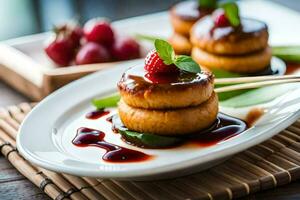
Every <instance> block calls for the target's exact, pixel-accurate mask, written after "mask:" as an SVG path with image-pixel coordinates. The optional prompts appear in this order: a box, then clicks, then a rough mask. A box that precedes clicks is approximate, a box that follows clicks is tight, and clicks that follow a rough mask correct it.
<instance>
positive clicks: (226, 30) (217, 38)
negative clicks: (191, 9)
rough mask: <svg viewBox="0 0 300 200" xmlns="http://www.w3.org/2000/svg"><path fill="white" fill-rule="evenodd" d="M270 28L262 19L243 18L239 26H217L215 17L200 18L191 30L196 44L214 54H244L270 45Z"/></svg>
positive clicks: (193, 42) (192, 39) (192, 38)
mask: <svg viewBox="0 0 300 200" xmlns="http://www.w3.org/2000/svg"><path fill="white" fill-rule="evenodd" d="M268 37H269V34H268V28H267V25H266V24H265V23H263V22H261V21H258V20H254V19H248V18H242V19H241V24H240V25H239V26H238V27H233V26H226V27H216V26H215V25H214V21H213V18H212V17H211V16H207V17H205V18H203V19H201V20H199V21H198V22H197V23H196V24H195V25H194V26H193V28H192V30H191V42H192V44H193V45H194V46H196V47H198V48H200V49H202V50H204V51H207V52H209V53H212V54H219V55H244V54H249V53H253V52H255V51H260V50H263V49H264V48H266V47H267V46H268Z"/></svg>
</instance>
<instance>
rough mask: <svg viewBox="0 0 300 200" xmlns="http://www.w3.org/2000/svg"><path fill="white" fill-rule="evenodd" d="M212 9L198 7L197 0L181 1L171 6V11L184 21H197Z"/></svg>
mask: <svg viewBox="0 0 300 200" xmlns="http://www.w3.org/2000/svg"><path fill="white" fill-rule="evenodd" d="M213 10H214V9H209V8H200V7H199V4H198V2H197V1H183V2H180V3H178V4H176V5H174V6H173V7H172V8H171V13H172V14H173V15H175V16H177V17H178V18H180V19H182V20H184V21H197V20H198V19H200V18H202V17H204V16H206V15H209V14H211V13H212V12H213Z"/></svg>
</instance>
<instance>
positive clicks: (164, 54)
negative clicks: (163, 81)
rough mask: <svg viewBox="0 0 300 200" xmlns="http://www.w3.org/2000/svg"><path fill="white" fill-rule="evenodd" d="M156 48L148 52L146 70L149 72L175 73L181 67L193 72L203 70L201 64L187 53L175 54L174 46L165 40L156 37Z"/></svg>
mask: <svg viewBox="0 0 300 200" xmlns="http://www.w3.org/2000/svg"><path fill="white" fill-rule="evenodd" d="M154 46H155V50H152V51H150V52H149V53H148V55H147V57H146V59H145V70H146V71H147V72H148V73H173V72H177V71H178V70H179V69H180V70H183V71H187V72H191V73H199V72H201V69H200V66H199V65H198V64H197V63H196V62H195V61H194V60H193V59H192V58H191V57H190V56H186V55H175V52H174V49H173V47H172V46H171V45H170V44H169V43H168V42H167V41H165V40H161V39H156V40H155V42H154Z"/></svg>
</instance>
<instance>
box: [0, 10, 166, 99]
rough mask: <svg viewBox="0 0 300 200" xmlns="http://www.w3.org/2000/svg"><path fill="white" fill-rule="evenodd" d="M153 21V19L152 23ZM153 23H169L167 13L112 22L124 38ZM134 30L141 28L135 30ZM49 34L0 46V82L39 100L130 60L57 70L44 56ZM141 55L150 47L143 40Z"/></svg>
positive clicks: (149, 30) (151, 28) (147, 29)
mask: <svg viewBox="0 0 300 200" xmlns="http://www.w3.org/2000/svg"><path fill="white" fill-rule="evenodd" d="M153 18H154V19H155V20H154V22H153ZM155 21H160V22H162V23H164V24H169V22H168V18H167V15H166V13H158V14H151V15H146V16H141V17H134V18H130V19H126V20H120V21H116V22H113V23H112V25H113V28H114V29H115V31H116V32H117V33H118V32H121V33H122V34H126V35H135V34H137V33H139V34H149V35H154V36H155V35H156V34H157V33H155V32H153V31H154V30H155V28H154V26H156V23H155ZM136 27H142V28H140V29H137V28H136ZM164 28H165V30H162V31H160V33H159V34H160V36H164V37H167V35H170V34H171V33H170V31H171V28H170V26H164ZM49 36H50V33H41V34H36V35H30V36H25V37H21V38H17V39H13V40H9V41H5V42H2V43H0V79H2V80H3V81H5V82H6V83H8V84H9V85H11V86H12V87H14V88H15V89H16V90H18V91H20V92H21V93H23V94H25V95H26V96H28V97H29V98H31V99H32V100H35V101H38V100H41V99H42V98H43V97H45V96H46V95H48V94H49V93H51V92H53V91H54V90H56V89H57V88H59V87H61V86H63V85H65V84H67V83H69V82H71V81H73V80H76V79H78V78H80V77H82V76H85V75H87V74H90V73H92V72H95V71H98V70H102V69H106V68H111V67H113V66H115V65H116V64H122V63H126V62H132V61H133V60H130V61H122V62H111V63H102V64H90V65H81V66H78V65H77V66H68V67H59V68H58V67H56V66H55V65H54V64H53V63H52V62H51V61H50V59H49V58H48V57H47V55H46V54H45V53H44V49H43V46H44V42H45V40H47V38H48V37H49ZM140 44H141V55H142V57H144V56H145V55H146V53H147V52H148V51H149V49H152V48H153V44H151V43H149V42H147V41H143V42H140Z"/></svg>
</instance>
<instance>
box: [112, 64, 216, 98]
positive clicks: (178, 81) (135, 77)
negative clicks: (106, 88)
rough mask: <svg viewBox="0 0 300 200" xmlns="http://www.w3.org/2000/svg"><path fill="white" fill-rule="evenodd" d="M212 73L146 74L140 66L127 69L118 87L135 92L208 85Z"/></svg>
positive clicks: (211, 80)
mask: <svg viewBox="0 0 300 200" xmlns="http://www.w3.org/2000/svg"><path fill="white" fill-rule="evenodd" d="M213 79H214V78H213V75H212V74H211V73H209V72H201V73H189V72H183V71H180V72H178V73H173V74H151V75H150V74H148V73H147V72H146V71H145V70H144V68H143V67H142V66H138V67H133V68H130V69H129V70H127V71H126V72H125V73H124V74H123V76H122V78H121V80H120V82H119V83H118V88H119V89H120V90H121V91H122V90H123V91H127V92H130V93H133V94H137V93H140V92H144V91H146V90H147V91H154V90H183V89H186V88H188V87H197V85H208V84H210V83H213Z"/></svg>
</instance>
